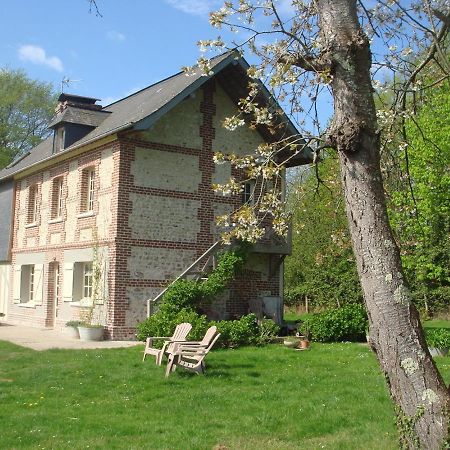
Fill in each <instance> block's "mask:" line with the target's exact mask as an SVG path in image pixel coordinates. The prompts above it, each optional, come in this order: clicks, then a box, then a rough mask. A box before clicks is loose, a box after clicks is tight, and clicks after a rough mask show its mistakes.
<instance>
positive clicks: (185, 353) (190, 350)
mask: <svg viewBox="0 0 450 450" xmlns="http://www.w3.org/2000/svg"><path fill="white" fill-rule="evenodd" d="M219 336H220V333H218V332H217V327H215V326H213V327H210V328H209V329H208V330H207V331H206V334H205V337H204V338H203V339H202V340H201V341H187V342H178V343H174V344H173V347H172V348H171V350H170V352H168V357H169V359H168V362H167V368H166V377H168V376H169V375H170V373H171V372H174V371H175V369H176V368H177V366H180V367H184V368H185V369H186V370H190V371H192V372H195V373H196V374H200V373H204V372H205V363H204V361H203V360H204V359H205V356H206V355H207V354H208V353H209V351H210V350H211V348H212V347H213V345H214V344H215V343H216V341H217V339H218V338H219Z"/></svg>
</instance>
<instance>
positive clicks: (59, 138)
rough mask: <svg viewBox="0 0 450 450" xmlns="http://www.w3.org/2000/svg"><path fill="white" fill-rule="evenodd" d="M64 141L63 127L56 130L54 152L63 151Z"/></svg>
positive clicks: (64, 130)
mask: <svg viewBox="0 0 450 450" xmlns="http://www.w3.org/2000/svg"><path fill="white" fill-rule="evenodd" d="M65 140H66V129H65V128H64V127H60V128H58V131H57V134H56V151H57V152H60V151H62V150H64V146H65Z"/></svg>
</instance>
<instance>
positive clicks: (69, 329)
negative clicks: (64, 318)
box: [65, 320, 81, 339]
mask: <svg viewBox="0 0 450 450" xmlns="http://www.w3.org/2000/svg"><path fill="white" fill-rule="evenodd" d="M80 324H81V322H80V321H79V320H69V322H66V328H65V331H66V334H68V335H69V337H71V338H72V339H80V333H79V332H78V326H79V325H80Z"/></svg>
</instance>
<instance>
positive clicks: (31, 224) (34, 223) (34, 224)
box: [25, 222, 38, 228]
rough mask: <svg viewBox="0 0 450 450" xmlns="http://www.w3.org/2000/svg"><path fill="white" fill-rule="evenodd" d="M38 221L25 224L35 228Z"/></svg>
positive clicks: (27, 226) (26, 226)
mask: <svg viewBox="0 0 450 450" xmlns="http://www.w3.org/2000/svg"><path fill="white" fill-rule="evenodd" d="M37 226H38V223H37V222H33V223H27V224H26V225H25V228H33V227H37Z"/></svg>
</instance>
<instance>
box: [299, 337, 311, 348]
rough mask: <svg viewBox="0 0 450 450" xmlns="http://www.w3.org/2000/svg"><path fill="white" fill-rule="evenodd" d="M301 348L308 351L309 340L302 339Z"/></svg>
mask: <svg viewBox="0 0 450 450" xmlns="http://www.w3.org/2000/svg"><path fill="white" fill-rule="evenodd" d="M299 348H301V349H302V350H306V349H308V348H309V341H308V339H301V340H300V345H299Z"/></svg>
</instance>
